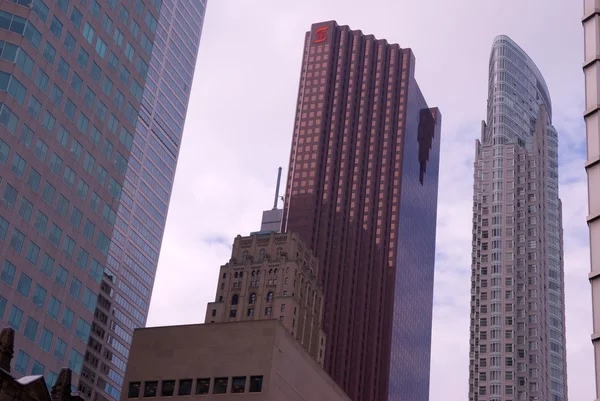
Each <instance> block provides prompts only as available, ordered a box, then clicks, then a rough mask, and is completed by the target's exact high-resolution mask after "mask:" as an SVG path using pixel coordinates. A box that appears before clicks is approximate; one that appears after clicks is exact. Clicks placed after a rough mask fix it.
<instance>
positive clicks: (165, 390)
mask: <svg viewBox="0 0 600 401" xmlns="http://www.w3.org/2000/svg"><path fill="white" fill-rule="evenodd" d="M174 393H175V380H163V381H162V386H161V389H160V395H161V397H170V396H172V395H173V394H174Z"/></svg>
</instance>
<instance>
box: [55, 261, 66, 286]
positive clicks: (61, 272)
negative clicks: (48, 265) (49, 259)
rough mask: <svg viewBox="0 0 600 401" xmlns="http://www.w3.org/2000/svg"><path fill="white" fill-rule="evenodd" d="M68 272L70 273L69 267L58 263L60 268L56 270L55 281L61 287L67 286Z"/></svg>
mask: <svg viewBox="0 0 600 401" xmlns="http://www.w3.org/2000/svg"><path fill="white" fill-rule="evenodd" d="M68 274H69V273H68V272H67V269H65V268H64V267H62V266H61V265H58V269H57V270H56V277H55V278H54V282H55V283H56V284H58V286H59V287H60V288H65V286H66V285H67V276H68Z"/></svg>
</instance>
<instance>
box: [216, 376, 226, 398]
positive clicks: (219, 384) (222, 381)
mask: <svg viewBox="0 0 600 401" xmlns="http://www.w3.org/2000/svg"><path fill="white" fill-rule="evenodd" d="M227 381H228V378H227V377H215V386H214V388H213V394H225V393H227Z"/></svg>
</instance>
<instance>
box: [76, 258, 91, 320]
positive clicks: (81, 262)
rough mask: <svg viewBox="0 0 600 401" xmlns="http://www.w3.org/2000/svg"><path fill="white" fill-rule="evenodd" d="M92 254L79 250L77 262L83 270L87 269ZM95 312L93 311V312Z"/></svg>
mask: <svg viewBox="0 0 600 401" xmlns="http://www.w3.org/2000/svg"><path fill="white" fill-rule="evenodd" d="M89 256H90V254H89V253H88V252H87V251H86V250H85V249H83V248H81V247H80V248H79V250H78V251H77V261H76V262H75V263H76V264H77V266H79V267H80V268H81V270H85V269H87V262H88V258H89ZM92 312H93V311H92Z"/></svg>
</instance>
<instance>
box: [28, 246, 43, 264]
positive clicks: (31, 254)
mask: <svg viewBox="0 0 600 401" xmlns="http://www.w3.org/2000/svg"><path fill="white" fill-rule="evenodd" d="M39 256H40V247H39V246H37V244H36V243H35V242H33V241H29V245H27V251H26V252H25V259H27V260H28V261H29V262H30V263H31V264H32V265H34V266H36V265H37V261H38V257H39Z"/></svg>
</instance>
